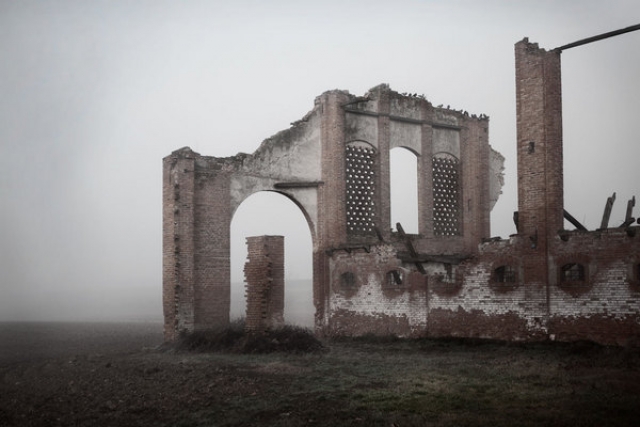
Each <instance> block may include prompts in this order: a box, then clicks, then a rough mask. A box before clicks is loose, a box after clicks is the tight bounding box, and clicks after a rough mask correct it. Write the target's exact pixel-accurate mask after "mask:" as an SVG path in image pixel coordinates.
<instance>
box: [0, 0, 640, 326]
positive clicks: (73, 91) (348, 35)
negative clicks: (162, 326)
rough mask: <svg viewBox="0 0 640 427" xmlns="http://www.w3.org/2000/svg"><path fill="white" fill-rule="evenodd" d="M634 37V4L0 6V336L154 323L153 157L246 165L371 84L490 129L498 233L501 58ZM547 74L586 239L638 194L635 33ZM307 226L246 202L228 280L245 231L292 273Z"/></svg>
mask: <svg viewBox="0 0 640 427" xmlns="http://www.w3.org/2000/svg"><path fill="white" fill-rule="evenodd" d="M638 23H640V2H638V1H635V0H633V1H632V0H628V1H576V0H564V1H563V0H555V1H544V0H541V1H497V0H496V1H492V0H485V1H419V0H399V1H393V2H392V1H388V0H387V1H375V0H368V1H349V0H340V1H332V0H325V1H313V2H307V1H303V0H297V1H277V0H276V1H161V0H146V1H131V0H109V1H101V0H91V1H88V0H82V1H71V0H68V1H45V0H40V1H30V0H19V1H18V0H16V1H12V0H1V1H0V169H1V174H0V220H1V221H0V320H11V319H15V320H21V319H29V320H47V319H53V320H71V319H112V318H115V317H116V316H119V315H121V316H124V317H136V316H138V317H140V318H149V317H152V318H155V319H158V318H160V316H161V254H162V248H161V240H162V239H161V235H162V229H161V216H162V203H161V186H162V169H161V166H162V158H163V157H165V156H167V155H168V154H170V153H171V152H172V151H173V150H175V149H178V148H180V147H183V146H190V147H191V148H192V149H194V150H195V151H197V152H199V153H201V154H203V155H211V156H230V155H234V154H236V153H237V152H247V153H251V152H253V151H254V150H255V149H256V148H257V147H258V146H259V144H260V142H261V141H262V140H263V139H265V138H267V137H269V136H271V135H272V134H274V133H276V132H278V131H280V130H282V129H285V128H287V127H288V126H289V124H290V123H291V122H293V121H296V120H298V119H300V118H301V117H302V116H303V115H304V114H305V113H306V112H308V111H309V110H310V109H311V108H312V106H313V101H314V98H315V97H316V96H318V95H320V94H321V93H322V92H324V91H326V90H330V89H345V90H349V91H350V92H351V93H352V94H355V95H362V94H364V93H365V92H366V91H367V90H368V89H369V88H371V87H373V86H375V85H377V84H380V83H389V84H390V85H391V88H392V89H394V90H396V91H398V92H411V93H418V94H425V95H426V97H427V99H429V100H430V101H431V102H432V103H433V104H434V105H438V104H444V105H445V106H446V105H451V107H452V108H456V109H464V110H467V111H469V112H471V113H476V114H480V113H484V114H487V115H489V116H490V118H491V121H490V142H491V144H492V146H493V147H494V148H495V149H497V150H498V151H500V152H501V153H502V154H503V155H504V156H505V157H506V163H505V167H506V171H505V180H506V185H505V187H504V189H503V195H502V197H501V199H500V201H499V202H498V204H497V205H496V207H495V208H494V211H493V213H492V234H493V235H502V236H505V237H506V236H508V235H509V234H511V233H514V232H515V230H514V227H513V223H512V220H511V217H512V212H513V211H514V210H516V209H517V200H516V194H517V192H516V154H515V153H516V152H515V143H516V139H515V138H516V131H515V120H516V117H515V80H514V54H513V45H514V44H515V43H516V42H517V41H519V40H521V39H523V38H524V37H529V39H530V40H531V41H533V42H537V43H539V44H540V46H542V47H545V48H548V49H552V48H555V47H558V46H561V45H564V44H566V43H569V42H573V41H576V40H579V39H582V38H586V37H589V36H593V35H596V34H600V33H603V32H607V31H611V30H616V29H620V28H624V27H627V26H630V25H635V24H638ZM562 62H563V92H564V126H565V127H564V143H565V153H564V154H565V207H566V209H567V210H568V211H569V212H571V213H572V214H573V215H574V216H575V217H576V218H577V219H579V220H580V221H582V222H583V223H585V225H587V226H588V227H589V228H590V229H594V228H597V227H598V226H599V223H600V218H601V215H602V210H603V208H604V205H605V201H606V198H607V197H608V196H610V195H611V194H612V193H613V192H614V191H615V192H617V196H618V199H617V201H616V205H615V206H614V211H613V214H612V221H611V222H612V224H616V223H620V222H622V220H623V219H624V209H625V206H626V202H627V200H628V199H630V198H631V196H633V195H636V196H640V179H639V178H640V173H639V172H638V166H637V165H638V161H639V159H640V144H639V143H640V141H639V137H638V132H637V130H636V126H637V122H638V117H639V116H640V101H639V100H640V78H639V76H640V31H639V32H635V33H630V34H626V35H622V36H618V37H615V38H612V39H608V40H605V41H600V42H597V43H594V44H591V45H587V46H584V47H578V48H575V49H570V50H567V51H565V52H564V53H563V54H562ZM638 212H640V200H639V201H638V206H637V208H636V211H635V214H636V216H640V214H639V213H638ZM305 227H306V226H305V224H304V220H303V218H302V215H301V214H300V213H299V212H298V211H297V210H296V208H295V207H294V205H293V204H292V203H291V202H289V201H287V200H286V199H284V198H282V197H281V196H278V195H275V194H270V195H266V196H265V195H262V194H260V195H257V196H253V197H252V198H251V199H249V200H247V202H246V203H245V204H243V205H242V206H241V207H240V208H239V210H238V213H237V215H236V217H235V218H234V222H233V225H232V232H233V258H232V265H233V273H232V275H233V280H234V281H241V280H242V265H243V263H244V259H243V256H244V255H243V254H242V249H243V247H244V240H243V236H244V235H253V234H285V236H286V241H287V244H286V248H287V249H286V250H287V254H288V259H287V275H288V277H290V278H294V279H298V278H305V277H310V275H311V267H310V265H311V264H310V260H311V254H310V251H311V247H310V237H309V232H308V229H306V228H305ZM568 228H569V227H568ZM309 292H310V291H309Z"/></svg>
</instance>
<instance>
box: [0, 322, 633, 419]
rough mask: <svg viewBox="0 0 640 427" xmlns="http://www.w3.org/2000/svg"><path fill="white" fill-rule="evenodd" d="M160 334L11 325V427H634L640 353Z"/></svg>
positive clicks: (0, 404)
mask: <svg viewBox="0 0 640 427" xmlns="http://www.w3.org/2000/svg"><path fill="white" fill-rule="evenodd" d="M161 330H162V327H161V325H159V324H146V323H137V324H124V323H122V324H117V323H113V324H98V323H96V324H91V323H87V324H78V323H66V324H65V323H31V324H28V323H5V324H0V426H7V427H9V426H183V427H185V426H250V425H255V426H300V425H316V426H318V425H331V426H336V425H362V426H387V427H388V426H431V425H433V426H464V425H468V426H476V425H479V426H513V425H520V426H534V425H535V426H540V425H547V426H607V425H611V426H614V425H615V426H627V425H628V426H632V425H638V420H639V419H640V353H639V352H638V351H637V350H630V349H620V348H606V347H599V346H595V345H592V344H588V343H578V344H571V345H567V344H558V343H545V344H528V345H523V344H505V343H494V342H479V341H459V340H418V341H399V340H393V339H387V340H382V339H381V340H376V339H369V340H357V341H340V342H335V341H334V342H329V343H326V347H327V349H326V351H324V352H321V353H315V354H306V355H305V354H303V355H295V354H267V355H240V354H222V353H212V354H207V353H183V352H175V351H172V350H167V349H166V348H163V347H160V344H161V343H162V333H161Z"/></svg>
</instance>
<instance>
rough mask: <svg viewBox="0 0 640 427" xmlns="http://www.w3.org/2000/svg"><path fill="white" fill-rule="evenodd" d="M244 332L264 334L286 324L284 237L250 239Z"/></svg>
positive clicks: (248, 244)
mask: <svg viewBox="0 0 640 427" xmlns="http://www.w3.org/2000/svg"><path fill="white" fill-rule="evenodd" d="M244 276H245V280H246V297H247V314H246V323H245V328H246V330H247V331H249V332H264V331H266V330H268V329H273V328H275V327H278V326H280V325H282V324H283V323H284V237H283V236H257V237H247V262H246V263H245V265H244Z"/></svg>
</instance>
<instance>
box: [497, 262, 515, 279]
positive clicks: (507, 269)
mask: <svg viewBox="0 0 640 427" xmlns="http://www.w3.org/2000/svg"><path fill="white" fill-rule="evenodd" d="M517 277H518V275H517V272H516V270H515V268H513V267H512V266H510V265H503V266H500V267H498V268H496V269H495V270H494V272H493V280H494V281H495V282H496V283H515V282H516V279H517Z"/></svg>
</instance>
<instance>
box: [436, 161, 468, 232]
mask: <svg viewBox="0 0 640 427" xmlns="http://www.w3.org/2000/svg"><path fill="white" fill-rule="evenodd" d="M432 177H433V234H434V235H435V236H459V235H461V234H462V218H461V217H462V209H461V206H460V200H461V197H460V196H461V194H460V193H461V191H460V183H461V179H460V161H459V160H458V159H457V158H455V157H454V156H452V155H450V154H446V153H439V154H436V155H435V156H434V157H433V175H432Z"/></svg>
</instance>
